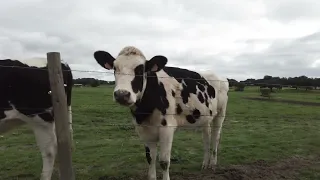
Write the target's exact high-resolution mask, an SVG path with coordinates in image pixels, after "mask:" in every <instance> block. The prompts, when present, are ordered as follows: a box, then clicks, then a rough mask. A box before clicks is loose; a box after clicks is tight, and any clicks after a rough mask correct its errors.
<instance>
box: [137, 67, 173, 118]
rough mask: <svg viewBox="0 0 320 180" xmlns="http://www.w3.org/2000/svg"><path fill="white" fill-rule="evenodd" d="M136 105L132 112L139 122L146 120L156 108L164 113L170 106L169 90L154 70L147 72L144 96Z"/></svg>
mask: <svg viewBox="0 0 320 180" xmlns="http://www.w3.org/2000/svg"><path fill="white" fill-rule="evenodd" d="M135 105H136V109H135V110H131V113H132V115H133V116H134V117H135V119H136V122H137V123H138V124H141V123H142V122H143V121H145V120H146V119H147V118H148V117H149V116H150V115H151V114H152V113H153V112H154V110H155V109H158V110H159V111H160V112H161V114H163V115H165V114H166V112H167V109H168V107H169V101H168V99H167V92H166V90H165V88H164V85H163V83H162V82H159V79H158V77H157V76H156V74H155V73H154V72H148V73H147V82H146V89H145V91H144V94H143V98H142V99H140V100H137V102H136V103H135Z"/></svg>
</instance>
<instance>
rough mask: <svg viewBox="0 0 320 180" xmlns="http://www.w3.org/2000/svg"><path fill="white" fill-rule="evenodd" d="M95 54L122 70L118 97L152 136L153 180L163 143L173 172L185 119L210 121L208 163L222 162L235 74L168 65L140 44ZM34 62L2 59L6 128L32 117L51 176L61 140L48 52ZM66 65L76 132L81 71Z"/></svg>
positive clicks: (0, 89)
mask: <svg viewBox="0 0 320 180" xmlns="http://www.w3.org/2000/svg"><path fill="white" fill-rule="evenodd" d="M93 56H94V59H95V60H96V62H97V63H98V64H99V65H100V66H102V67H103V68H105V69H107V70H112V69H113V71H114V76H115V88H114V92H113V98H114V101H115V102H116V103H118V104H119V105H122V106H125V107H127V108H129V109H130V110H131V114H132V116H133V117H134V118H133V124H134V126H135V127H136V132H137V133H138V135H139V138H140V139H141V140H142V141H143V142H144V146H145V153H146V159H147V162H148V164H149V169H148V179H149V180H155V179H156V159H157V146H158V145H159V150H160V152H159V164H160V167H161V169H162V175H163V180H169V179H170V177H169V167H170V157H171V148H172V141H173V136H174V132H175V130H176V128H178V127H182V126H188V127H194V128H196V127H202V128H203V143H204V147H203V148H204V157H203V162H202V168H203V169H208V168H211V169H214V167H215V165H216V164H217V152H218V145H219V140H220V133H221V128H222V124H223V122H224V119H225V115H226V109H227V102H228V91H229V83H228V81H227V79H225V78H220V77H218V76H216V75H215V74H214V73H208V74H200V73H198V72H194V71H190V70H187V69H182V68H178V67H168V66H166V64H167V61H168V60H167V58H166V57H164V56H160V55H158V56H154V57H152V58H151V59H150V60H147V59H146V57H145V56H144V55H143V53H142V52H141V51H140V50H139V49H137V48H135V47H133V46H127V47H124V48H123V49H122V50H121V51H120V53H119V54H118V55H117V57H116V58H114V57H113V56H112V55H111V54H109V53H108V52H106V51H102V50H98V51H96V52H94V54H93ZM30 62H33V64H28V63H27V61H26V62H22V61H18V60H11V59H5V60H1V61H0V134H3V133H5V132H8V131H9V130H11V129H13V128H15V127H17V126H20V125H24V124H27V125H28V126H29V127H30V128H31V129H32V130H33V132H34V135H35V138H36V142H37V145H38V147H39V149H40V152H41V155H42V161H43V167H42V173H41V179H42V180H50V179H51V176H52V172H53V167H54V161H55V157H56V154H57V139H56V134H55V124H54V117H53V110H52V102H51V95H50V94H51V91H50V83H49V77H48V71H47V65H46V59H37V61H34V60H33V61H30ZM35 62H36V63H35ZM61 65H62V70H63V79H64V84H65V86H64V87H65V92H66V95H67V104H68V110H69V112H70V118H69V120H70V130H71V133H72V132H73V130H72V115H71V99H72V98H71V94H72V86H73V76H72V71H71V69H70V67H69V66H68V64H67V63H61ZM212 122H213V123H212ZM71 137H72V136H71Z"/></svg>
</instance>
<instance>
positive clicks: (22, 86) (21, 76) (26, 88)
mask: <svg viewBox="0 0 320 180" xmlns="http://www.w3.org/2000/svg"><path fill="white" fill-rule="evenodd" d="M44 60H45V59H44ZM62 69H63V70H64V72H63V73H64V81H65V83H67V84H68V87H66V88H67V101H68V105H70V104H71V90H72V74H71V72H70V71H66V70H70V68H69V66H67V65H62ZM0 85H1V86H0V112H3V111H6V110H10V109H13V108H15V109H17V110H18V111H19V112H21V113H23V114H25V115H33V114H37V113H41V112H43V111H44V110H45V109H47V108H50V107H51V106H52V102H51V95H50V93H49V92H50V90H51V88H50V81H49V75H48V70H47V66H46V65H44V67H35V66H28V65H27V64H25V63H22V62H20V61H18V60H11V59H5V60H0ZM48 121H53V119H52V118H49V119H48Z"/></svg>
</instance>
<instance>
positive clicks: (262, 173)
mask: <svg viewBox="0 0 320 180" xmlns="http://www.w3.org/2000/svg"><path fill="white" fill-rule="evenodd" d="M319 162H320V156H318V157H313V158H309V159H306V158H301V157H292V158H289V159H285V160H282V161H278V162H276V163H269V162H266V161H263V160H260V161H256V162H253V163H250V164H243V165H231V166H226V167H218V168H217V169H216V171H215V172H213V171H210V170H205V171H200V170H199V172H198V173H196V172H193V173H190V172H172V173H170V176H171V178H170V179H174V180H195V179H197V180H198V179H199V180H200V179H201V180H209V179H214V180H279V179H299V175H300V171H302V170H305V169H310V168H314V167H315V166H316V165H317V164H318V165H319ZM319 171H320V169H319ZM157 175H158V179H161V173H160V172H158V174H157ZM120 179H121V180H122V179H123V180H124V179H127V180H142V179H147V177H146V172H144V175H143V176H136V177H130V176H126V177H108V176H104V177H101V178H99V180H120Z"/></svg>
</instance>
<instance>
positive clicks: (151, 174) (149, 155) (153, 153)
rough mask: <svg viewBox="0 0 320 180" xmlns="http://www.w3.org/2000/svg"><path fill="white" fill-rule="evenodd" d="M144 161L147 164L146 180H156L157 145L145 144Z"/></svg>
mask: <svg viewBox="0 0 320 180" xmlns="http://www.w3.org/2000/svg"><path fill="white" fill-rule="evenodd" d="M145 150H146V159H147V161H148V164H149V170H148V180H156V179H157V173H156V162H157V143H156V142H148V143H146V144H145Z"/></svg>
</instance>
